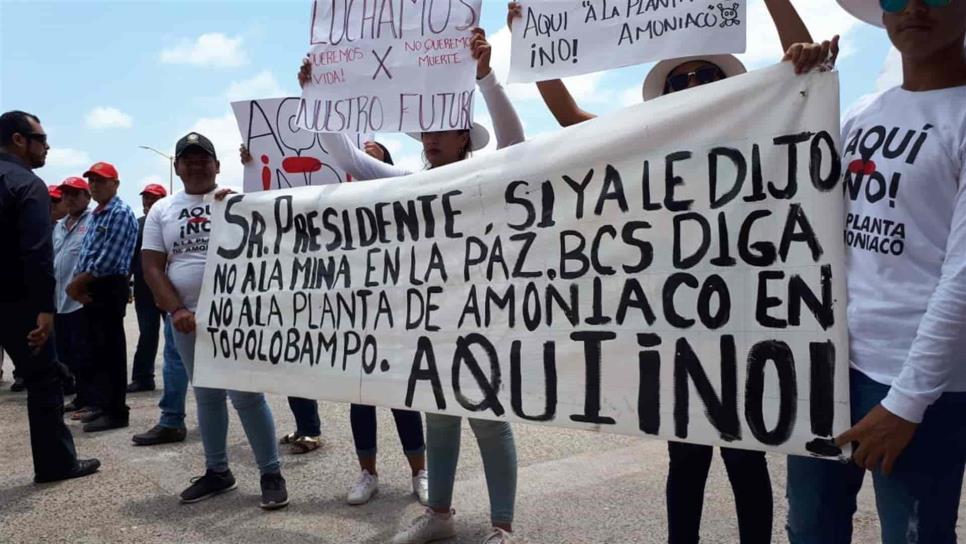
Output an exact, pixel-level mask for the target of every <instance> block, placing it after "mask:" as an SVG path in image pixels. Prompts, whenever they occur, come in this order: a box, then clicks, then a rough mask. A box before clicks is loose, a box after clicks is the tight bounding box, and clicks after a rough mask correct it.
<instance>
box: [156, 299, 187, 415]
mask: <svg viewBox="0 0 966 544" xmlns="http://www.w3.org/2000/svg"><path fill="white" fill-rule="evenodd" d="M173 331H174V329H173V328H172V327H171V320H170V319H168V318H167V316H165V318H164V353H163V354H162V358H163V360H164V361H163V363H162V366H161V375H162V376H163V377H164V393H163V394H162V395H161V400H160V401H159V402H158V408H160V409H161V421H159V422H158V424H159V425H161V426H162V427H169V428H172V429H183V428H184V402H185V397H186V396H187V395H188V372H187V371H185V369H184V363H182V362H181V356H180V355H178V348H177V347H176V346H175V344H174V332H173Z"/></svg>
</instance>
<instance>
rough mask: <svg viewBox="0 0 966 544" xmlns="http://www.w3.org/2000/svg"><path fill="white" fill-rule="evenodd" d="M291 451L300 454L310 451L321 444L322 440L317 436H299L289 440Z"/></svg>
mask: <svg viewBox="0 0 966 544" xmlns="http://www.w3.org/2000/svg"><path fill="white" fill-rule="evenodd" d="M290 444H291V445H292V448H291V450H290V451H291V452H292V454H294V455H301V454H303V453H308V452H310V451H315V450H317V449H319V447H321V446H322V441H321V440H319V438H318V437H317V436H300V437H298V438H296V439H295V440H294V441H292V442H290Z"/></svg>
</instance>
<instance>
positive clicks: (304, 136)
mask: <svg viewBox="0 0 966 544" xmlns="http://www.w3.org/2000/svg"><path fill="white" fill-rule="evenodd" d="M300 100H301V99H300V98H298V97H288V98H263V99H261V100H242V101H240V102H232V104H231V109H232V111H233V112H234V113H235V121H236V122H237V123H238V130H239V132H241V137H242V142H244V144H245V147H247V148H248V152H249V153H251V155H252V158H253V159H254V160H253V161H251V162H250V163H248V164H246V165H245V182H244V188H245V192H246V193H251V192H256V191H269V190H273V189H287V188H291V187H302V186H305V185H326V184H329V183H342V182H346V181H352V176H350V175H349V174H348V173H346V172H344V171H342V170H341V169H339V168H337V167H336V166H335V165H334V164H333V163H332V162H331V161H330V160H329V153H328V151H326V149H325V147H323V146H322V143H321V141H320V140H319V136H318V134H317V133H315V132H310V131H307V130H305V129H301V128H299V127H298V126H296V124H295V115H296V112H297V111H298V107H299V102H300ZM354 139H355V142H356V145H358V146H359V147H360V148H361V147H362V145H363V144H364V143H365V142H366V141H370V140H372V139H373V135H372V134H356V135H354Z"/></svg>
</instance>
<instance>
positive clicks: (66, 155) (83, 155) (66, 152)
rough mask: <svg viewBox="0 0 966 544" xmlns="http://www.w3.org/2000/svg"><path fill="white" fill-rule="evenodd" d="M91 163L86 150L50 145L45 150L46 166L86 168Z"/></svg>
mask: <svg viewBox="0 0 966 544" xmlns="http://www.w3.org/2000/svg"><path fill="white" fill-rule="evenodd" d="M91 164H93V162H92V161H91V158H90V156H89V155H88V154H87V152H86V151H81V150H79V149H73V148H70V147H52V148H50V150H49V151H47V163H46V166H48V167H51V168H87V167H88V166H90V165H91Z"/></svg>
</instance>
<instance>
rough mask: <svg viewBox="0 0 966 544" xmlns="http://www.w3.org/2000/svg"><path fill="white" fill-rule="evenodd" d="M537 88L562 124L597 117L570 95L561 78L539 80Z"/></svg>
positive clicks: (565, 125)
mask: <svg viewBox="0 0 966 544" xmlns="http://www.w3.org/2000/svg"><path fill="white" fill-rule="evenodd" d="M537 90H539V91H540V96H541V97H542V98H543V103H544V104H546V105H547V108H548V109H549V110H550V113H552V114H553V116H554V117H555V118H556V119H557V122H558V123H560V126H563V127H569V126H570V125H576V124H577V123H582V122H584V121H588V120H590V119H593V118H595V117H597V116H596V115H594V114H593V113H590V112H589V111H584V110H583V109H581V108H580V106H578V105H577V102H576V101H575V100H574V97H573V96H571V95H570V91H569V90H567V86H566V85H564V82H563V81H561V80H559V79H551V80H548V81H540V82H537Z"/></svg>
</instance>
